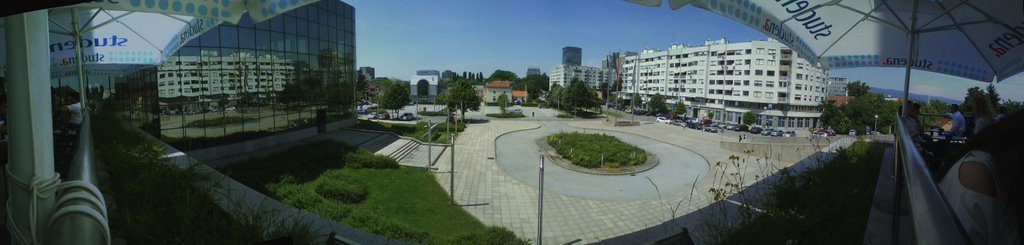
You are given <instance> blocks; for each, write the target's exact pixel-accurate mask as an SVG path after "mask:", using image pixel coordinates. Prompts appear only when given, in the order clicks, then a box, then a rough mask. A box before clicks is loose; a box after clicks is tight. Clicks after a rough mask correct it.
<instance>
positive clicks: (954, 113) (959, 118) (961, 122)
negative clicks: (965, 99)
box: [944, 104, 967, 137]
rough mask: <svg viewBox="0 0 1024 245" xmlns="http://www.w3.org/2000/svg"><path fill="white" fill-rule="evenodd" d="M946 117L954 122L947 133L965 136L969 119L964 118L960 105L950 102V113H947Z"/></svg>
mask: <svg viewBox="0 0 1024 245" xmlns="http://www.w3.org/2000/svg"><path fill="white" fill-rule="evenodd" d="M944 117H946V118H949V120H950V121H952V124H953V125H952V127H950V128H949V131H947V132H946V133H945V134H947V135H948V136H957V137H963V136H964V132H966V131H967V120H965V119H964V114H961V113H960V105H957V104H949V113H946V115H945V116H944Z"/></svg>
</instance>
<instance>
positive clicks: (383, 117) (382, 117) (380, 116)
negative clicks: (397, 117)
mask: <svg viewBox="0 0 1024 245" xmlns="http://www.w3.org/2000/svg"><path fill="white" fill-rule="evenodd" d="M388 118H390V117H389V115H388V113H387V112H384V113H381V114H380V115H377V119H380V120H388Z"/></svg>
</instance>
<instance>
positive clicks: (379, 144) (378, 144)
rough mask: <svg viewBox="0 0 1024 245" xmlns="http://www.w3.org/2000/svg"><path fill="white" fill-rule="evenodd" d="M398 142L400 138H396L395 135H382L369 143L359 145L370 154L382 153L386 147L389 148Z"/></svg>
mask: <svg viewBox="0 0 1024 245" xmlns="http://www.w3.org/2000/svg"><path fill="white" fill-rule="evenodd" d="M396 140H398V137H396V136H394V135H391V134H381V135H380V136H377V137H375V138H373V139H372V140H369V141H367V142H365V143H363V144H361V145H359V147H361V148H364V149H366V150H368V151H370V152H378V151H380V150H381V149H383V148H384V147H387V146H388V145H390V144H391V143H393V142H394V141H396Z"/></svg>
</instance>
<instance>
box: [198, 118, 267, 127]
mask: <svg viewBox="0 0 1024 245" xmlns="http://www.w3.org/2000/svg"><path fill="white" fill-rule="evenodd" d="M250 120H253V119H251V118H250V119H246V118H242V117H236V116H226V117H217V118H210V119H203V120H198V121H191V122H189V123H187V124H185V127H189V128H198V127H215V126H223V125H230V124H236V123H243V122H246V121H250Z"/></svg>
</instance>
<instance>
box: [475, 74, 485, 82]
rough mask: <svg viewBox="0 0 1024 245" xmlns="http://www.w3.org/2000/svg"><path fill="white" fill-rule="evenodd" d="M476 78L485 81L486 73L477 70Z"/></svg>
mask: <svg viewBox="0 0 1024 245" xmlns="http://www.w3.org/2000/svg"><path fill="white" fill-rule="evenodd" d="M476 80H477V81H483V80H484V73H483V72H477V73H476Z"/></svg>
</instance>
